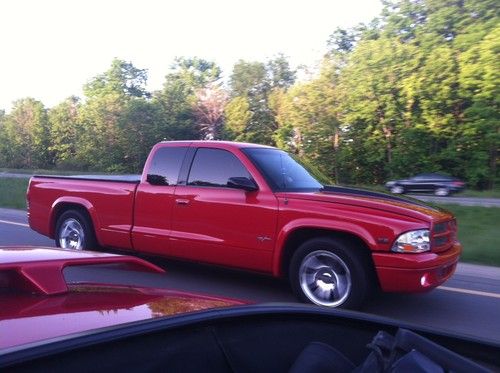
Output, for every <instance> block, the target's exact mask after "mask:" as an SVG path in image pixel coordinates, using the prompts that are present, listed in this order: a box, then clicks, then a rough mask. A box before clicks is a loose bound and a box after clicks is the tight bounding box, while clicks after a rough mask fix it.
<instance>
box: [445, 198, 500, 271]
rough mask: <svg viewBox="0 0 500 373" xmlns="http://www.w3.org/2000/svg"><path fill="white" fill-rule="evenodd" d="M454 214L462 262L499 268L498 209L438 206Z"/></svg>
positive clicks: (499, 213) (499, 234) (499, 236)
mask: <svg viewBox="0 0 500 373" xmlns="http://www.w3.org/2000/svg"><path fill="white" fill-rule="evenodd" d="M440 206H441V207H443V208H445V209H447V210H449V211H451V212H452V213H453V214H455V216H456V218H457V222H458V239H459V240H460V242H461V243H462V245H463V247H464V249H463V253H462V259H461V261H463V262H469V263H481V264H486V265H494V266H500V232H499V227H500V225H499V222H500V208H498V207H477V206H458V205H440Z"/></svg>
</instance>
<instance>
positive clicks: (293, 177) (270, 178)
mask: <svg viewBox="0 0 500 373" xmlns="http://www.w3.org/2000/svg"><path fill="white" fill-rule="evenodd" d="M242 150H243V152H244V153H245V154H246V155H247V156H248V157H249V158H250V160H251V161H252V162H253V163H254V164H255V166H256V167H257V168H258V169H259V170H260V171H261V172H262V174H263V175H264V177H265V178H266V180H267V182H268V183H269V185H270V186H271V188H272V189H273V190H274V191H280V192H284V191H286V192H309V191H317V190H319V189H321V188H323V185H321V184H320V183H319V182H318V181H317V180H316V179H315V178H314V177H312V176H311V175H310V174H309V172H307V171H306V169H305V168H304V167H302V166H301V165H300V164H299V163H297V161H295V160H294V159H293V158H292V157H291V156H290V155H289V154H288V153H286V152H284V151H282V150H279V149H272V148H269V149H267V148H247V149H242Z"/></svg>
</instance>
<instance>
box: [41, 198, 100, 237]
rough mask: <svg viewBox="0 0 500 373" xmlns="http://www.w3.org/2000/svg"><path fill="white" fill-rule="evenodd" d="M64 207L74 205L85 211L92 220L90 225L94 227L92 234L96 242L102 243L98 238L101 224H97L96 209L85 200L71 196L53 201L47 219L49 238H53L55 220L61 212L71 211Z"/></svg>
mask: <svg viewBox="0 0 500 373" xmlns="http://www.w3.org/2000/svg"><path fill="white" fill-rule="evenodd" d="M65 205H73V206H74V205H76V206H78V207H80V208H82V209H84V210H85V211H87V213H88V214H89V216H90V219H91V220H92V225H93V226H94V231H95V232H94V233H95V236H96V238H97V242H99V243H100V242H102V241H101V237H100V232H101V224H100V223H99V218H98V215H97V212H96V209H95V207H94V205H93V204H92V203H91V202H90V201H88V200H86V199H85V198H80V197H71V196H65V197H60V198H58V199H56V200H55V201H54V203H53V204H52V206H51V209H50V217H49V222H50V227H49V233H50V237H51V238H55V230H56V224H57V218H58V216H59V215H60V213H61V211H62V210H71V207H69V208H66V207H65Z"/></svg>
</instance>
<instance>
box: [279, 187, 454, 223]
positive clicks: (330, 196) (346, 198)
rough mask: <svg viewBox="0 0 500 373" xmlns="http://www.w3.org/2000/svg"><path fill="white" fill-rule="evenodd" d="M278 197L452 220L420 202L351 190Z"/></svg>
mask: <svg viewBox="0 0 500 373" xmlns="http://www.w3.org/2000/svg"><path fill="white" fill-rule="evenodd" d="M279 195H281V197H286V198H288V199H297V200H309V201H317V202H323V203H335V204H341V205H350V206H358V207H365V208H369V209H373V210H376V211H387V212H391V213H394V214H398V215H402V216H408V217H411V218H414V219H419V220H423V221H426V222H436V221H443V220H450V219H452V218H453V215H452V214H451V213H449V212H448V211H445V210H442V209H439V208H435V207H432V206H429V205H426V204H424V203H422V202H420V201H416V200H411V199H406V198H401V197H395V196H391V195H387V194H384V193H378V192H371V191H365V190H360V189H353V188H343V187H326V188H325V190H324V191H320V192H310V193H303V192H297V193H293V192H286V193H280V194H279Z"/></svg>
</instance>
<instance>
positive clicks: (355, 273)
mask: <svg viewBox="0 0 500 373" xmlns="http://www.w3.org/2000/svg"><path fill="white" fill-rule="evenodd" d="M356 250H358V249H357V248H355V247H351V244H349V243H347V242H345V241H343V240H340V239H334V238H329V237H324V238H315V239H311V240H309V241H306V242H305V243H303V244H302V245H301V246H300V247H299V249H298V250H297V252H296V253H295V254H294V255H293V257H292V260H291V262H290V272H289V275H290V284H291V286H292V289H293V291H294V292H295V294H296V296H297V297H298V298H299V299H300V300H301V301H303V302H307V303H314V304H317V305H320V306H326V307H342V308H357V307H359V306H360V305H361V303H362V302H363V300H364V299H365V297H366V296H367V293H368V288H369V273H370V269H369V268H368V267H367V264H366V263H365V262H366V261H365V260H363V258H362V256H361V255H359V253H358V252H357V251H356Z"/></svg>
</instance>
